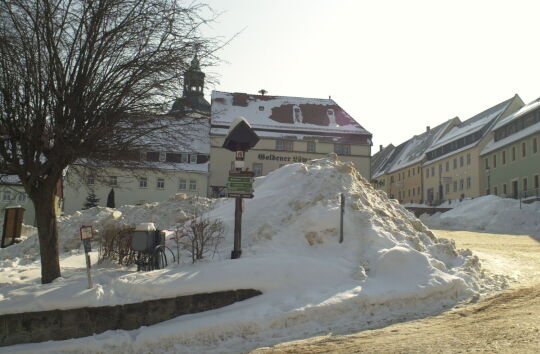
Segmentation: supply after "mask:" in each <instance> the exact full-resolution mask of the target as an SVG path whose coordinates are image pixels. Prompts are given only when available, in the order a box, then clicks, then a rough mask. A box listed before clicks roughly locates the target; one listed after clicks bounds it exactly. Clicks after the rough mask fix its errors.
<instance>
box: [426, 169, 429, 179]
mask: <svg viewBox="0 0 540 354" xmlns="http://www.w3.org/2000/svg"><path fill="white" fill-rule="evenodd" d="M426 178H429V167H428V168H426Z"/></svg>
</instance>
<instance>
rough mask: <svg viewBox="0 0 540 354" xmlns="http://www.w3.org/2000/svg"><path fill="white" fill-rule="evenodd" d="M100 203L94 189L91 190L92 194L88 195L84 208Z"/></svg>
mask: <svg viewBox="0 0 540 354" xmlns="http://www.w3.org/2000/svg"><path fill="white" fill-rule="evenodd" d="M98 205H99V198H98V197H97V196H96V194H95V193H94V191H90V194H88V196H87V197H86V202H85V203H84V206H83V210H85V209H90V208H93V207H95V206H98Z"/></svg>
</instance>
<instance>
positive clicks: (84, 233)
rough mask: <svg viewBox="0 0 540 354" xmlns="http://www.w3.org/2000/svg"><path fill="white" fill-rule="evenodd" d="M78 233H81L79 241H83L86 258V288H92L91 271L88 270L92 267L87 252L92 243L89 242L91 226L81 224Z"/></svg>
mask: <svg viewBox="0 0 540 354" xmlns="http://www.w3.org/2000/svg"><path fill="white" fill-rule="evenodd" d="M80 233H81V241H82V242H83V246H84V255H85V258H86V275H87V277H88V289H92V288H93V287H94V286H93V285H92V273H91V272H90V269H91V268H92V264H91V263H90V254H89V252H91V251H92V244H91V243H90V241H91V240H92V236H93V233H92V226H81V229H80Z"/></svg>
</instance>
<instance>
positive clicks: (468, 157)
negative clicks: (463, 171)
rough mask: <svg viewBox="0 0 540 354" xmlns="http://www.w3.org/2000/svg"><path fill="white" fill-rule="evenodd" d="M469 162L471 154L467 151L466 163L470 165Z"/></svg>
mask: <svg viewBox="0 0 540 354" xmlns="http://www.w3.org/2000/svg"><path fill="white" fill-rule="evenodd" d="M470 164H471V154H470V153H468V154H467V165H470Z"/></svg>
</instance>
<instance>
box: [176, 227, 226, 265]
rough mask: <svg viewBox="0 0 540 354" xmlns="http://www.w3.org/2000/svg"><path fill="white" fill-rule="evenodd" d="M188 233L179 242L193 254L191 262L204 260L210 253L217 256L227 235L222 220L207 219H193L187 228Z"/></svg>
mask: <svg viewBox="0 0 540 354" xmlns="http://www.w3.org/2000/svg"><path fill="white" fill-rule="evenodd" d="M185 230H186V231H187V232H185V233H184V235H183V237H182V238H178V241H179V242H181V243H182V244H183V247H184V248H185V249H187V250H188V252H189V253H190V254H191V261H192V262H193V263H195V262H196V261H197V260H200V259H203V258H204V256H205V255H207V254H208V253H210V252H211V253H212V254H215V253H216V251H217V248H218V246H219V244H220V243H221V241H223V239H224V236H223V234H224V233H225V225H224V224H223V221H221V220H219V219H218V220H210V219H207V218H199V219H195V218H194V219H192V220H191V221H189V222H188V223H187V225H186V227H185Z"/></svg>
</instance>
